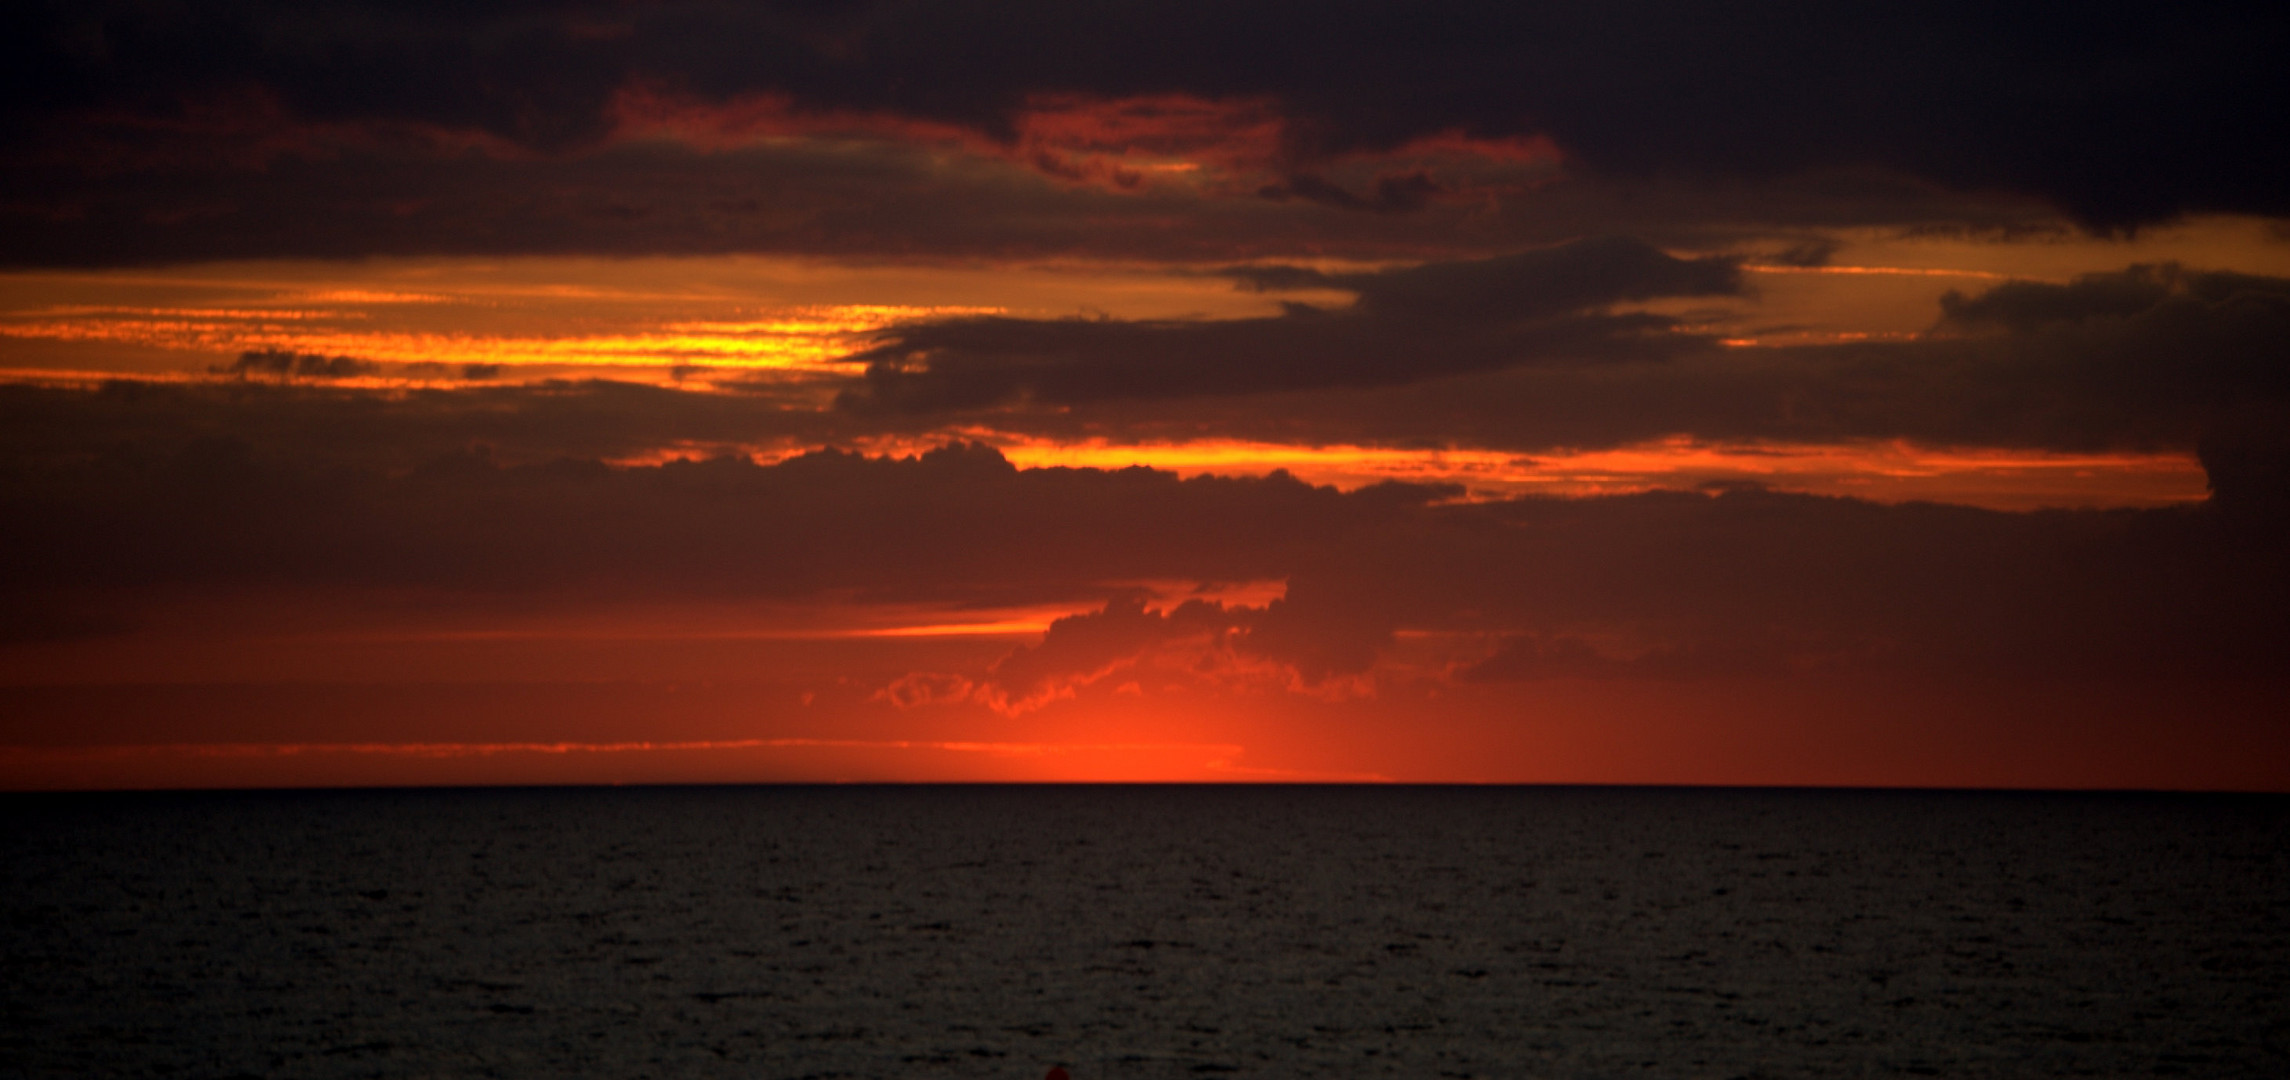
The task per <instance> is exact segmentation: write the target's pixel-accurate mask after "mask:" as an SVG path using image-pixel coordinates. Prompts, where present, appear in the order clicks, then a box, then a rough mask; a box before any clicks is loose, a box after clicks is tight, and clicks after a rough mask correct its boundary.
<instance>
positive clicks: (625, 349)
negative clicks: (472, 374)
mask: <svg viewBox="0 0 2290 1080" xmlns="http://www.w3.org/2000/svg"><path fill="white" fill-rule="evenodd" d="M999 310H1000V309H998V308H987V307H968V306H959V307H947V306H929V307H925V306H905V305H890V304H841V305H816V306H808V307H799V308H792V309H786V310H784V311H782V312H779V313H775V314H773V315H772V316H770V317H766V318H761V319H749V320H726V321H714V320H711V321H672V322H666V323H662V324H659V325H658V326H657V328H655V329H650V330H642V331H636V332H615V333H592V334H566V335H561V336H557V335H552V336H523V335H488V334H463V333H438V332H420V331H391V330H375V329H365V328H359V329H348V328H336V327H324V326H313V325H285V324H298V323H315V322H322V321H329V320H343V321H348V320H357V319H364V318H366V317H367V315H366V313H364V312H337V311H324V310H286V309H236V308H212V309H210V308H178V307H168V308H159V307H150V308H128V307H92V306H90V307H81V308H75V309H66V310H49V311H41V312H36V313H28V314H32V315H33V316H34V317H33V318H29V319H25V320H24V321H16V322H0V336H8V337H18V338H45V339H50V340H56V341H73V342H107V343H117V344H128V345H139V346H146V347H154V348H161V349H172V350H178V351H193V352H204V353H222V354H225V355H229V354H235V353H239V352H246V351H251V350H262V349H280V350H286V351H291V352H300V353H316V354H321V355H327V356H351V357H356V358H358V359H360V360H367V361H374V362H381V363H397V364H447V365H459V364H499V365H504V366H516V365H552V366H587V367H597V366H602V367H668V366H678V365H688V366H699V367H714V368H732V369H749V370H754V369H776V370H820V369H823V368H826V367H828V366H829V365H831V364H832V363H833V362H835V361H837V360H840V359H841V358H843V357H845V356H848V355H850V354H851V353H853V352H856V351H858V350H859V349H861V348H863V347H865V345H866V343H867V339H866V337H865V335H867V334H869V333H872V332H874V331H877V330H881V329H883V328H884V327H887V326H892V325H895V324H898V323H901V322H910V321H914V320H918V319H929V318H945V317H949V316H960V315H978V314H990V313H993V312H996V311H999Z"/></svg>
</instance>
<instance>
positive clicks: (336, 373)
mask: <svg viewBox="0 0 2290 1080" xmlns="http://www.w3.org/2000/svg"><path fill="white" fill-rule="evenodd" d="M216 370H217V371H218V372H220V373H223V374H229V375H240V376H246V375H274V376H278V377H280V378H288V377H301V378H306V379H350V378H356V377H358V376H360V375H372V374H375V373H377V372H379V371H381V370H382V367H381V365H380V364H376V363H374V362H373V361H370V360H360V359H358V358H357V357H355V356H325V355H321V354H319V353H306V352H295V351H294V350H292V349H249V350H247V351H245V352H242V353H240V354H239V358H238V359H237V360H235V361H232V362H231V364H230V366H229V367H224V368H217V369H216Z"/></svg>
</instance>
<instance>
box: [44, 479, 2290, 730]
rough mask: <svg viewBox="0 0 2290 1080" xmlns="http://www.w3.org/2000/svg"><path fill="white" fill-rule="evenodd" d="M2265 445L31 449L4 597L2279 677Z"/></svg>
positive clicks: (1274, 660) (1530, 669)
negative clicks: (1766, 481) (1511, 486)
mask: <svg viewBox="0 0 2290 1080" xmlns="http://www.w3.org/2000/svg"><path fill="white" fill-rule="evenodd" d="M19 438H22V437H21V436H20V437H19ZM2242 453H2243V454H2244V456H2242V457H2239V458H2238V457H2234V456H2233V455H2232V454H2231V453H2229V452H2227V451H2225V450H2219V451H2215V452H2212V453H2210V454H2209V456H2210V457H2211V459H2212V460H2213V461H2215V462H2216V464H2217V467H2218V468H2219V469H2220V472H2219V480H2220V484H2219V490H2220V492H2221V504H2220V505H2219V506H2216V507H2203V508H2186V509H2176V510H2154V511H2110V512H2097V511H2091V512H2067V511H2049V512H2041V513H2019V514H2014V513H2000V512H1993V511H1983V510H1974V509H1969V508H1964V507H1945V506H1932V505H1919V504H1909V505H1903V506H1881V505H1876V504H1870V503H1864V502H1858V501H1853V500H1844V499H1830V498H1815V497H1810V496H1797V495H1785V494H1779V493H1773V492H1763V491H1755V490H1737V491H1728V492H1725V493H1722V494H1718V495H1714V496H1713V495H1704V494H1691V493H1653V494H1647V495H1638V496H1628V497H1614V498H1597V499H1581V500H1568V499H1521V500H1513V501H1507V502H1495V503H1462V504H1457V503H1452V502H1449V501H1447V500H1448V499H1449V498H1450V497H1452V496H1453V495H1454V494H1456V491H1455V489H1453V488H1438V487H1421V486H1406V485H1386V486H1382V487H1376V488H1369V489H1364V490H1361V491H1357V492H1353V493H1350V494H1342V493H1339V492H1337V491H1335V490H1333V489H1329V488H1315V487H1311V486H1308V485H1305V484H1303V483H1300V482H1298V481H1296V480H1294V479H1292V478H1290V477H1288V476H1286V475H1283V474H1273V475H1270V476H1266V477H1261V478H1254V479H1219V478H1208V477H1204V478H1196V479H1191V480H1179V479H1178V478H1177V477H1175V476H1173V475H1171V474H1168V473H1164V472H1158V471H1154V470H1148V469H1141V468H1138V469H1126V470H1119V471H1100V470H1089V469H1079V470H1076V469H1034V470H1021V469H1017V468H1014V467H1012V466H1011V465H1010V464H1009V462H1007V461H1006V460H1004V459H1003V458H1002V457H1001V456H1000V455H999V454H997V453H995V452H994V451H992V450H990V449H986V448H983V447H978V446H974V445H960V444H957V445H950V446H947V447H944V448H942V449H939V450H936V451H933V452H931V453H928V454H925V455H922V456H920V457H915V458H907V459H888V458H865V457H860V456H858V455H854V454H848V453H837V452H819V453H812V454H807V455H803V456H800V457H796V458H792V459H789V460H786V461H783V462H780V463H778V464H774V465H768V466H765V465H756V464H753V463H750V462H747V461H743V460H733V459H719V460H713V461H705V462H675V463H670V464H666V465H660V466H646V467H612V466H607V465H605V464H602V463H599V462H597V461H594V460H579V459H564V460H559V461H555V462H542V463H534V464H522V465H512V464H503V463H499V462H496V461H494V460H493V459H492V458H491V456H490V455H489V454H486V453H483V452H481V451H469V452H460V453H453V454H449V455H446V456H442V457H437V458H433V459H431V460H428V461H426V462H424V463H422V464H420V465H419V466H418V467H416V468H413V469H411V470H410V471H397V470H387V469H380V468H374V467H371V466H364V467H354V466H349V465H346V464H343V463H341V462H340V461H339V460H336V461H331V462H325V463H321V462H319V461H316V460H307V459H302V458H299V457H298V456H297V455H295V454H294V453H292V452H291V447H290V446H279V445H270V446H256V445H251V444H249V443H247V442H244V441H241V440H235V439H233V438H230V437H228V436H220V435H205V436H196V437H192V438H190V439H188V440H187V441H181V442H177V443H173V444H171V445H161V444H155V443H152V442H149V441H141V442H136V441H127V442H121V443H117V444H114V445H112V446H110V447H109V448H108V450H107V451H106V452H104V453H100V454H78V453H74V454H51V455H46V456H41V455H31V454H24V453H12V454H11V457H10V464H9V468H8V469H7V470H6V471H5V473H4V474H0V520H4V521H5V522H6V523H7V524H6V526H5V528H4V529H0V566H5V568H6V569H5V571H4V572H0V573H4V576H0V593H5V594H6V596H7V599H8V601H9V604H10V606H11V608H12V609H13V610H18V611H24V612H32V613H34V614H33V615H30V616H26V617H24V618H21V619H18V620H15V621H12V622H11V624H10V626H11V632H12V633H16V634H19V635H28V636H30V637H34V638H38V637H53V636H56V635H58V634H67V633H82V634H84V633H93V632H99V631H100V630H101V628H103V627H106V626H126V625H130V624H132V621H133V618H134V616H135V610H136V604H137V603H138V602H139V601H138V600H137V599H136V598H138V597H156V596H162V595H166V594H168V593H169V592H170V591H172V590H180V589H184V588H197V589H201V590H207V591H209V592H215V591H220V592H224V593H228V592H231V591H233V590H247V589H262V590H270V591H273V592H275V591H277V590H287V591H289V592H299V593H304V594H309V595H314V596H323V595H327V594H329V592H330V591H337V590H377V589H378V590H413V591H418V592H419V593H420V594H422V595H425V596H428V597H430V598H431V599H430V600H428V601H425V603H429V604H450V603H455V602H466V603H481V602H492V601H488V600H485V598H488V597H500V596H504V595H543V594H545V595H549V596H551V597H555V598H559V599H573V598H581V597H587V598H590V599H592V600H593V599H598V598H613V599H618V600H630V599H646V600H655V601H662V602H666V601H672V600H678V599H685V600H688V599H694V598H706V599H707V600H708V601H709V602H726V601H732V600H737V599H740V598H772V597H779V598H790V597H834V598H837V599H838V601H839V602H843V603H869V602H888V601H901V602H916V601H931V602H978V603H986V602H992V603H1017V602H1025V603H1041V602H1057V603H1072V604H1075V605H1076V606H1091V607H1094V606H1097V605H1099V604H1101V603H1103V601H1104V599H1105V598H1107V597H1112V598H1114V599H1113V602H1112V603H1107V604H1104V606H1103V607H1102V608H1101V609H1099V610H1098V611H1097V613H1096V614H1095V615H1092V616H1088V617H1084V618H1079V619H1075V620H1069V621H1066V622H1061V623H1059V624H1058V625H1057V626H1056V627H1055V628H1053V629H1052V631H1051V632H1050V633H1049V634H1048V635H1046V636H1045V638H1044V639H1043V640H1042V642H1041V643H1040V644H1038V645H1035V646H1030V647H1028V648H1025V649H1021V650H1019V651H1017V652H1015V653H1013V654H1011V655H1010V656H1009V657H1007V658H1006V659H1004V660H1003V661H1002V662H1001V663H1000V665H999V666H996V667H993V668H991V669H980V670H976V671H971V672H967V673H956V674H960V675H962V677H963V678H965V679H967V680H969V684H970V685H971V686H972V687H974V688H975V687H978V686H987V687H991V688H993V690H994V692H995V693H997V694H1000V695H1002V696H1001V698H999V699H998V700H1002V701H1004V702H1005V703H1007V702H1010V701H1017V700H1022V699H1025V698H1028V697H1030V696H1037V695H1040V694H1042V693H1045V692H1055V690H1056V688H1057V687H1058V686H1060V685H1071V684H1073V682H1074V680H1077V679H1080V680H1084V681H1086V680H1088V679H1090V678H1095V677H1101V673H1105V672H1110V671H1112V670H1113V669H1115V668H1117V667H1121V666H1122V665H1125V664H1134V663H1137V662H1140V661H1138V660H1137V658H1139V657H1149V656H1154V655H1161V656H1167V657H1179V658H1183V657H1193V658H1208V659H1210V660H1212V661H1214V664H1212V665H1211V667H1212V669H1213V670H1221V671H1228V672H1232V673H1237V674H1235V675H1234V676H1233V677H1236V678H1237V677H1244V676H1245V677H1249V678H1257V677H1259V675H1258V674H1249V673H1250V672H1252V671H1255V672H1259V674H1261V671H1260V669H1261V668H1262V666H1264V665H1272V666H1273V667H1275V668H1276V669H1277V670H1278V671H1283V672H1287V673H1288V674H1287V675H1285V676H1280V678H1281V679H1290V680H1294V681H1295V682H1296V683H1297V684H1298V685H1306V686H1309V685H1312V684H1316V683H1321V682H1325V681H1327V680H1331V679H1338V678H1341V677H1347V676H1357V675H1362V674H1365V673H1370V672H1372V671H1373V670H1374V669H1375V668H1376V666H1377V665H1378V664H1379V663H1381V662H1382V659H1383V658H1385V657H1387V656H1388V655H1390V652H1391V649H1392V648H1393V646H1394V642H1395V640H1396V635H1398V634H1400V633H1402V632H1405V631H1425V632H1436V633H1441V634H1446V635H1450V636H1451V637H1455V639H1456V640H1463V641H1469V640H1475V639H1484V640H1486V641H1488V642H1490V652H1492V657H1491V658H1490V657H1486V656H1482V657H1481V658H1480V659H1479V660H1478V661H1475V662H1476V663H1477V664H1478V666H1477V667H1475V668H1471V669H1469V670H1468V671H1467V672H1466V673H1465V674H1467V675H1468V676H1469V677H1474V678H1523V677H1543V676H1577V677H1596V676H1599V675H1602V674H1616V675H1620V674H1665V675H1668V676H1671V677H1689V676H1696V675H1701V674H1712V673H1718V674H1723V673H1742V672H1749V673H1761V672H1762V673H1768V674H1770V673H1776V672H1853V671H1868V670H1884V671H1895V670H1905V671H1916V672H1931V673H1941V674H1948V675H1951V676H1973V675H1981V676H1994V677H2019V676H2027V675H2031V674H2042V673H2047V672H2048V673H2052V674H2056V675H2059V676H2063V677H2085V676H2106V677H2111V678H2112V677H2128V676H2142V677H2154V678H2178V677H2194V676H2204V677H2212V676H2234V677H2251V678H2267V677H2272V676H2273V675H2275V674H2278V673H2279V672H2280V671H2282V670H2286V668H2285V666H2284V662H2285V660H2290V657H2286V656H2285V652H2286V650H2290V567H2286V566H2285V564H2284V562H2283V560H2282V559H2281V558H2280V555H2279V551H2280V538H2281V532H2280V528H2279V514H2278V513H2276V512H2275V511H2272V510H2269V511H2266V512H2263V513H2252V512H2249V510H2248V508H2251V507H2279V506H2280V505H2281V499H2280V494H2279V485H2280V475H2281V470H2280V469H2279V467H2278V465H2279V461H2278V460H2276V459H2277V458H2279V457H2280V454H2279V447H2274V448H2273V450H2272V451H2271V453H2272V454H2273V456H2271V457H2269V456H2266V454H2267V453H2268V451H2265V450H2264V449H2263V448H2259V449H2246V450H2245V451H2243V452H2242ZM2269 462H2271V463H2272V464H2269ZM1172 580H1174V581H1198V582H1218V581H1226V582H1229V581H1265V580H1285V581H1286V582H1287V588H1286V593H1285V595H1284V596H1283V597H1281V598H1280V599H1278V600H1276V601H1274V602H1272V603H1270V604H1269V605H1267V606H1264V607H1261V608H1253V607H1226V606H1220V605H1216V604H1211V603H1207V602H1201V603H1194V604H1188V605H1184V606H1180V607H1178V608H1176V609H1174V610H1170V611H1160V612H1157V611H1152V610H1148V609H1147V608H1146V607H1145V606H1144V605H1143V604H1142V602H1140V601H1138V600H1136V599H1133V598H1130V597H1132V595H1133V594H1131V593H1130V592H1129V591H1128V590H1129V589H1130V588H1131V586H1130V585H1129V584H1126V583H1133V582H1138V581H1172ZM454 598H460V599H459V600H456V599H454ZM1458 635H1459V637H1457V636H1458ZM1503 642H1509V644H1507V645H1506V644H1502V643H1503ZM1529 642H1531V643H1533V644H1532V646H1531V647H1530V646H1529V645H1528V644H1525V643H1529ZM1573 643H1580V645H1579V646H1578V645H1576V644H1573ZM1585 649H1588V650H1589V652H1588V653H1586V652H1585V651H1584V650H1585ZM1156 662H1157V663H1158V661H1156ZM1216 664H1221V665H1224V666H1223V667H1222V668H1215V666H1214V665H1216ZM1250 665H1257V667H1255V668H1252V667H1250ZM1162 666H1165V667H1170V670H1173V671H1184V670H1204V669H1199V668H1197V667H1196V668H1187V667H1186V666H1185V665H1184V663H1181V662H1180V663H1176V664H1175V665H1174V666H1170V665H1169V664H1163V665H1162ZM1156 670H1157V669H1156ZM1200 677H1201V678H1209V677H1210V676H1209V675H1208V674H1203V675H1201V676H1200ZM1218 677H1223V676H1218Z"/></svg>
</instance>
